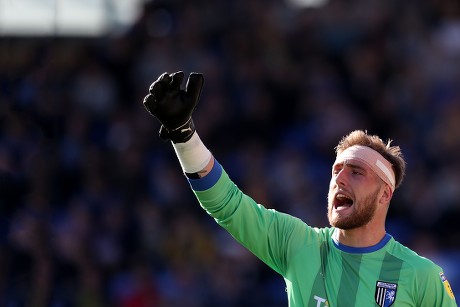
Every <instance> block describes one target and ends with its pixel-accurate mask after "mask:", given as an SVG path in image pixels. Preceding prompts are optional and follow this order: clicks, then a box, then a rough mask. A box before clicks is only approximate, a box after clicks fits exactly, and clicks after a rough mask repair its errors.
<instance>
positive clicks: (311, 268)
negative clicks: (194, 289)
mask: <svg viewBox="0 0 460 307" xmlns="http://www.w3.org/2000/svg"><path fill="white" fill-rule="evenodd" d="M183 79H184V73H183V72H181V71H180V72H176V73H173V74H168V73H164V74H162V75H161V76H160V77H159V78H158V79H157V80H156V81H155V82H153V84H152V85H151V86H150V89H149V94H148V95H147V96H146V97H145V99H144V106H145V107H146V109H147V110H148V111H149V113H150V114H152V115H153V116H155V117H156V118H157V119H158V120H159V122H160V123H161V128H160V136H161V137H162V138H163V139H169V140H171V141H172V145H173V147H174V150H175V152H176V154H177V157H178V159H179V162H180V164H181V166H182V170H183V171H184V173H185V175H186V176H187V178H188V181H189V183H190V185H191V187H192V189H193V191H194V193H195V195H196V197H197V199H198V201H199V202H200V204H201V206H202V207H203V208H204V209H205V210H206V211H207V212H208V213H209V214H210V215H211V216H212V217H213V218H214V219H215V220H216V222H217V223H218V224H219V225H220V226H222V227H223V228H225V229H226V230H227V231H228V232H229V233H230V234H231V235H232V236H233V237H234V238H235V239H236V240H238V242H240V243H241V244H242V245H243V246H245V247H246V248H247V249H249V250H250V251H251V252H252V253H254V254H255V255H256V256H257V257H258V258H260V259H261V260H262V261H263V262H264V263H266V264H267V265H268V266H269V267H271V268H272V269H273V270H275V271H276V272H278V273H279V274H280V275H281V276H283V278H284V280H285V283H286V287H287V295H288V301H289V306H292V307H294V306H295V307H300V306H302V307H305V306H312V307H323V306H334V307H339V306H344V307H352V306H381V307H388V306H395V307H402V306H430V307H435V306H443V307H449V306H457V304H456V302H455V298H454V294H453V293H452V290H451V288H450V285H449V282H448V281H447V278H446V276H445V275H444V273H443V271H442V269H441V268H440V267H439V266H438V265H436V264H434V263H433V262H432V261H430V260H428V259H426V258H424V257H421V256H419V255H417V254H416V253H415V252H413V251H412V250H410V249H409V248H407V247H405V246H403V245H402V244H400V243H399V242H397V241H396V240H395V239H394V238H393V237H392V236H391V235H390V234H388V233H386V231H385V219H386V215H387V211H388V207H389V204H390V201H391V199H392V196H393V193H394V191H395V189H396V188H397V187H399V185H400V184H401V182H402V180H403V177H404V173H405V161H404V159H403V156H402V153H401V151H400V148H399V147H397V146H391V142H390V141H389V142H388V143H384V142H383V141H382V140H381V139H380V138H379V137H378V136H375V135H369V134H367V133H366V132H364V131H353V132H351V133H350V134H348V135H347V136H345V137H344V138H343V139H342V140H341V141H340V142H339V144H338V146H337V148H336V154H337V155H336V159H335V162H334V164H333V165H332V172H331V181H330V185H329V192H328V213H327V215H328V219H329V223H330V225H331V227H326V228H315V227H312V226H310V225H307V224H305V223H304V222H303V221H301V220H300V219H298V218H295V217H293V216H291V215H288V214H285V213H281V212H278V211H275V210H272V209H266V208H265V207H264V206H263V205H261V204H257V203H256V202H255V201H254V200H253V199H252V198H251V197H250V196H248V195H246V194H244V193H243V192H242V191H241V190H240V189H239V188H238V187H237V186H236V185H235V184H234V183H233V182H232V181H231V180H230V178H229V176H228V175H227V173H226V172H225V170H224V169H223V167H222V166H221V165H220V164H219V162H218V161H217V160H216V159H214V157H213V156H212V154H211V152H210V151H209V150H208V148H207V147H206V146H205V145H204V144H203V142H202V141H201V140H200V137H199V135H198V133H197V132H196V131H195V126H194V123H193V120H192V113H193V111H194V110H195V107H196V105H197V103H198V100H199V98H200V94H201V89H202V86H203V83H204V78H203V75H202V74H198V73H192V74H190V76H189V78H188V80H187V84H186V86H185V89H183V88H182V82H183Z"/></svg>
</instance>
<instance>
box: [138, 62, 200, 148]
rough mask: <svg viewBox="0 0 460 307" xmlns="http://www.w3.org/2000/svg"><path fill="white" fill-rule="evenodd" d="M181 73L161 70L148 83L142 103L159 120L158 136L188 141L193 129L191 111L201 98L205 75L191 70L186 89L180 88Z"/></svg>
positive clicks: (177, 141) (180, 141) (175, 140)
mask: <svg viewBox="0 0 460 307" xmlns="http://www.w3.org/2000/svg"><path fill="white" fill-rule="evenodd" d="M183 79H184V73H183V72H182V71H178V72H175V73H173V74H168V73H163V74H162V75H161V76H160V77H159V78H158V79H157V80H156V81H155V82H153V83H152V85H150V88H149V92H150V94H148V95H147V96H145V98H144V106H145V108H146V109H147V111H149V113H150V114H152V115H153V116H155V117H156V118H157V119H158V121H159V122H160V123H161V128H160V137H161V138H162V139H164V140H168V139H170V140H171V141H173V143H184V142H186V141H188V140H189V139H190V138H191V137H192V135H193V133H194V132H195V125H194V124H193V120H192V113H193V111H194V110H195V108H196V105H197V103H198V100H199V98H200V94H201V89H202V87H203V83H204V77H203V75H202V74H199V73H191V74H190V76H189V77H188V80H187V84H186V86H185V90H183V89H181V84H182V80H183Z"/></svg>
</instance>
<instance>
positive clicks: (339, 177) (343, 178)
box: [333, 168, 348, 186]
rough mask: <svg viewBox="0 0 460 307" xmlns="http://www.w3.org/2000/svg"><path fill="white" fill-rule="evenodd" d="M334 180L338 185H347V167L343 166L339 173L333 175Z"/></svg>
mask: <svg viewBox="0 0 460 307" xmlns="http://www.w3.org/2000/svg"><path fill="white" fill-rule="evenodd" d="M333 180H334V182H335V184H336V185H338V186H346V185H347V182H348V181H347V171H346V169H345V168H342V169H341V170H340V171H339V172H338V173H337V174H335V175H334V176H333Z"/></svg>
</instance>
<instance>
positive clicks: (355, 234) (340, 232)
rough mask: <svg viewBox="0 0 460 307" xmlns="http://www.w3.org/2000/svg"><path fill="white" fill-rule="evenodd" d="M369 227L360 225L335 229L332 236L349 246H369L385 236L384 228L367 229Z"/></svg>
mask: <svg viewBox="0 0 460 307" xmlns="http://www.w3.org/2000/svg"><path fill="white" fill-rule="evenodd" d="M369 228H370V227H360V228H356V229H349V230H344V229H338V228H337V229H336V230H335V232H334V238H335V240H336V241H337V242H339V243H340V244H343V245H347V246H350V247H369V246H373V245H376V244H377V243H379V242H380V241H381V240H382V239H383V237H384V236H385V234H386V232H385V228H380V229H378V230H375V229H374V230H372V229H369Z"/></svg>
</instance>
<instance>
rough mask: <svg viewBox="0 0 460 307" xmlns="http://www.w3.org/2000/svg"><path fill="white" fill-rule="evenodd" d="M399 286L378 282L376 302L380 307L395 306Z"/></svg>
mask: <svg viewBox="0 0 460 307" xmlns="http://www.w3.org/2000/svg"><path fill="white" fill-rule="evenodd" d="M397 288H398V284H394V283H390V282H385V281H377V283H376V285H375V301H376V302H377V305H379V306H380V307H389V306H391V305H393V303H394V302H395V299H396V289H397Z"/></svg>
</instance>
